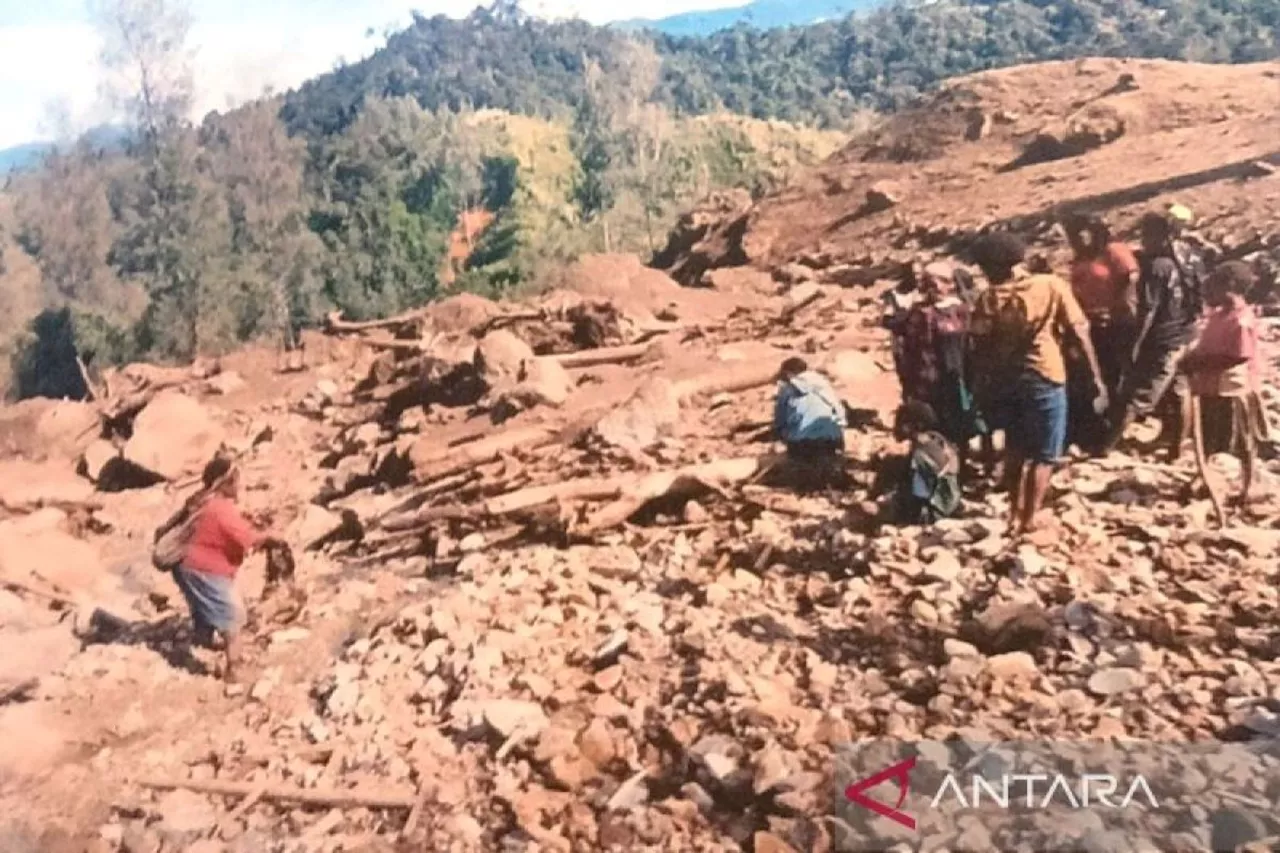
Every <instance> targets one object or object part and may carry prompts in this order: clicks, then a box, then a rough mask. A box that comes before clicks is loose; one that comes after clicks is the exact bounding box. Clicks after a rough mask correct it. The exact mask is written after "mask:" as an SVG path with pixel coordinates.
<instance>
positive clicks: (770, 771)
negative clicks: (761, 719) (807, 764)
mask: <svg viewBox="0 0 1280 853" xmlns="http://www.w3.org/2000/svg"><path fill="white" fill-rule="evenodd" d="M797 769H798V768H797V767H795V765H794V764H793V762H792V761H791V757H790V756H789V755H788V754H787V753H786V752H785V751H784V750H783V749H782V748H780V747H779V746H777V745H776V744H774V745H770V746H769V747H767V748H766V749H765V750H764V751H763V752H761V753H760V754H759V755H757V756H756V757H755V774H754V776H753V778H752V783H751V785H752V790H754V791H755V793H756V794H757V795H760V794H763V793H765V792H766V791H771V790H773V789H774V788H777V787H779V786H781V785H782V784H783V783H785V782H786V781H787V780H788V779H790V778H791V777H792V776H794V775H795V774H796V772H797Z"/></svg>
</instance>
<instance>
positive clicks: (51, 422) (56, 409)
mask: <svg viewBox="0 0 1280 853" xmlns="http://www.w3.org/2000/svg"><path fill="white" fill-rule="evenodd" d="M99 424H100V418H99V416H98V410H97V409H96V408H94V407H93V406H92V405H90V404H88V403H81V402H78V401H75V400H50V399H47V398H38V399H33V400H23V401H22V402H20V403H15V404H14V405H12V406H4V407H0V456H20V457H23V458H25V459H30V460H32V461H35V462H41V461H44V460H45V459H75V458H76V457H77V456H79V455H80V453H82V452H83V451H84V449H85V448H86V447H88V446H89V444H90V443H91V442H92V441H93V440H94V439H95V438H97V437H98V435H99V433H100V429H99Z"/></svg>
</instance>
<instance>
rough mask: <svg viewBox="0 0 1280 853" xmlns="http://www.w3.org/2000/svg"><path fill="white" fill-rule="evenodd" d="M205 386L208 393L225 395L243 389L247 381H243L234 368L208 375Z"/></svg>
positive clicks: (246, 385)
mask: <svg viewBox="0 0 1280 853" xmlns="http://www.w3.org/2000/svg"><path fill="white" fill-rule="evenodd" d="M205 387H206V388H207V389H208V390H209V393H210V394H214V395H217V396H226V395H228V394H234V393H236V392H237V391H243V390H244V389H245V388H247V387H248V383H247V382H245V381H244V377H242V376H241V375H240V374H239V373H236V372H235V371H234V370H224V371H223V372H222V373H219V374H217V375H216V376H212V377H210V378H209V380H208V381H207V382H205Z"/></svg>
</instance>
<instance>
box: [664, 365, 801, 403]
mask: <svg viewBox="0 0 1280 853" xmlns="http://www.w3.org/2000/svg"><path fill="white" fill-rule="evenodd" d="M783 358H785V354H783V355H780V356H779V357H778V359H777V360H776V361H758V360H757V361H750V362H744V363H741V364H734V365H731V366H730V367H728V368H726V369H723V370H718V371H715V372H712V373H708V374H706V375H703V376H695V377H692V378H690V379H684V380H681V381H680V382H677V383H675V387H676V393H677V394H678V395H679V397H680V399H681V400H687V399H688V398H690V397H696V396H698V395H707V396H713V395H715V394H737V393H740V392H742V391H750V390H751V389H752V388H759V387H761V386H764V385H769V384H771V383H772V382H774V381H776V380H777V378H778V366H779V365H780V364H782V360H783Z"/></svg>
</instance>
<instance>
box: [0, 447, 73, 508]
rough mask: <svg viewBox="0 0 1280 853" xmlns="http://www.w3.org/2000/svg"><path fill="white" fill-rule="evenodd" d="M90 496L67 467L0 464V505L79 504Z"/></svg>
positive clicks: (46, 463)
mask: <svg viewBox="0 0 1280 853" xmlns="http://www.w3.org/2000/svg"><path fill="white" fill-rule="evenodd" d="M92 496H93V486H91V485H90V484H89V483H86V482H85V481H84V479H83V478H81V477H78V476H76V473H75V471H74V470H72V466H70V465H61V464H58V463H55V462H44V463H35V462H27V461H24V460H21V459H13V460H6V461H0V503H2V504H5V505H7V506H10V507H39V506H42V505H57V504H81V503H86V502H88V501H89V500H90V499H91V497H92Z"/></svg>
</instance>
